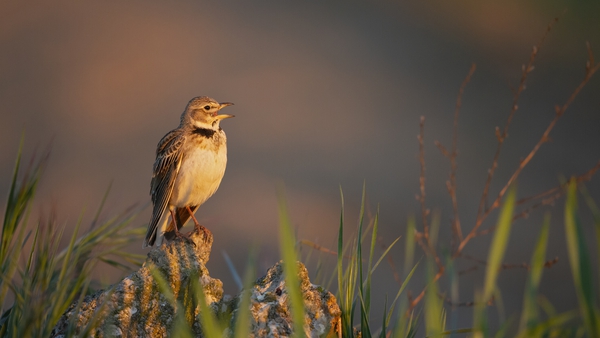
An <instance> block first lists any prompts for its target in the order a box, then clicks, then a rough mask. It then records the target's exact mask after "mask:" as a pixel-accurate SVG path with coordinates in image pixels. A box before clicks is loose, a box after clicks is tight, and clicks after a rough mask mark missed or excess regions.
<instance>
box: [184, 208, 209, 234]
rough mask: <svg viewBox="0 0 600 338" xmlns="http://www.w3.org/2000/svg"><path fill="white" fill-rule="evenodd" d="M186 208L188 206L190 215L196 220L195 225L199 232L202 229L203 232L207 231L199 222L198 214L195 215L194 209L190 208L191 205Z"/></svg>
mask: <svg viewBox="0 0 600 338" xmlns="http://www.w3.org/2000/svg"><path fill="white" fill-rule="evenodd" d="M185 208H186V209H187V211H188V212H189V213H190V216H191V217H192V220H194V227H195V228H196V231H197V232H198V233H200V231H202V232H206V231H204V230H205V228H204V227H203V226H202V225H200V223H198V220H197V219H196V216H194V213H193V212H192V209H190V207H189V206H187V207H185Z"/></svg>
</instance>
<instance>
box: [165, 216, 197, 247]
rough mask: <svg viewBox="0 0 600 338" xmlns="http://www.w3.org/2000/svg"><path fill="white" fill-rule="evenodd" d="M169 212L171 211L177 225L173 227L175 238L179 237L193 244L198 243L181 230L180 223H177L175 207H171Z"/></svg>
mask: <svg viewBox="0 0 600 338" xmlns="http://www.w3.org/2000/svg"><path fill="white" fill-rule="evenodd" d="M169 212H170V213H171V217H172V218H173V224H174V225H175V227H174V229H173V236H174V238H179V239H182V240H184V241H186V242H188V243H192V244H194V245H196V243H194V242H193V241H192V240H191V239H190V238H189V237H187V236H186V235H184V234H182V233H181V232H179V225H178V224H177V218H176V217H175V211H174V210H173V209H169ZM181 226H183V224H182V225H181Z"/></svg>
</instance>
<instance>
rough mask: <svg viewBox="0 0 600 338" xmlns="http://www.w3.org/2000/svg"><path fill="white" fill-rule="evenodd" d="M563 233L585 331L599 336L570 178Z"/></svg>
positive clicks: (588, 263)
mask: <svg viewBox="0 0 600 338" xmlns="http://www.w3.org/2000/svg"><path fill="white" fill-rule="evenodd" d="M565 234H566V239H567V248H568V253H569V262H570V264H571V273H572V275H573V282H574V284H575V290H576V293H577V298H578V299H579V307H580V310H581V314H582V316H583V321H584V323H585V327H586V330H587V333H588V335H589V336H591V337H598V336H600V331H599V328H598V325H599V324H598V322H597V317H598V310H597V309H596V307H595V305H594V303H593V302H594V299H595V298H594V297H595V296H594V292H593V287H592V283H593V277H592V268H591V263H590V257H589V253H588V250H587V248H586V244H585V237H584V235H583V231H582V229H581V223H580V221H579V217H578V215H577V183H576V181H575V180H574V179H572V180H571V182H570V183H569V186H568V191H567V201H566V205H565Z"/></svg>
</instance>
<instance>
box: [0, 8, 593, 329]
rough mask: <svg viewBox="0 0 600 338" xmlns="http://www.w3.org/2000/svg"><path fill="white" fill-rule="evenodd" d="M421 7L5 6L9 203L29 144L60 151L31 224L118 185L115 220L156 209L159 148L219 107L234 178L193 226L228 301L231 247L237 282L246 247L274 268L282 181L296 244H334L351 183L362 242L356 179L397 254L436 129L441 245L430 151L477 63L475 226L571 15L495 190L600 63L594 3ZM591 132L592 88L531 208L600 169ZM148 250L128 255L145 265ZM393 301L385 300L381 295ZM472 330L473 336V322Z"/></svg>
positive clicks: (2, 169) (526, 234)
mask: <svg viewBox="0 0 600 338" xmlns="http://www.w3.org/2000/svg"><path fill="white" fill-rule="evenodd" d="M414 3H415V4H412V5H406V4H399V3H396V2H376V3H375V2H372V3H368V4H367V3H359V2H351V3H347V2H344V3H341V2H337V3H332V2H329V3H327V4H323V3H320V2H316V1H314V2H310V3H309V2H302V3H300V2H297V3H289V2H286V3H284V2H277V1H263V2H252V3H251V2H242V1H239V2H234V1H225V2H218V3H217V2H201V1H178V2H177V3H172V2H168V3H167V2H161V1H127V2H123V1H94V2H91V1H90V2H68V1H63V2H61V3H59V2H57V1H52V2H38V3H36V4H31V3H27V2H22V1H3V2H2V3H1V4H0V160H1V161H2V162H1V163H2V166H0V191H7V189H8V182H9V178H10V172H11V170H12V164H13V161H14V158H15V153H16V149H17V145H18V140H19V138H20V135H21V133H22V132H23V131H24V132H25V135H26V158H27V156H28V155H29V154H31V153H32V152H33V149H34V148H35V147H36V145H38V146H39V147H40V148H43V146H44V144H46V143H48V142H49V141H50V140H52V139H53V140H54V141H53V146H52V156H51V161H50V165H49V168H48V170H47V172H46V174H45V176H44V179H43V181H42V186H41V189H40V191H39V194H38V198H37V203H36V207H35V210H33V212H34V214H36V215H37V214H38V213H39V212H45V213H46V214H47V213H48V210H50V209H51V208H53V207H55V208H56V209H57V213H58V217H59V220H60V221H61V223H64V222H66V223H67V224H69V225H73V224H74V223H75V222H76V220H77V218H78V216H79V214H80V213H81V211H82V210H83V209H84V208H85V209H86V210H87V211H86V215H87V216H85V219H87V220H89V219H90V218H91V217H92V215H93V213H94V211H95V209H96V207H97V206H98V204H99V203H100V200H101V198H102V195H103V193H104V191H105V189H106V188H107V186H108V185H109V183H110V182H111V181H112V182H113V188H112V193H111V195H110V197H109V199H108V203H107V207H106V210H105V213H104V215H105V217H108V216H111V215H113V214H115V213H117V212H119V211H122V210H123V209H125V208H126V207H128V206H130V205H131V204H134V203H140V204H143V203H147V202H148V201H149V195H148V193H149V185H150V175H151V168H152V164H153V162H154V151H155V147H156V144H157V142H158V140H159V139H160V138H161V137H162V136H163V135H164V134H165V133H166V132H167V131H169V130H171V129H173V128H175V127H176V126H177V124H178V122H179V116H180V114H181V112H182V111H183V109H184V107H185V104H186V103H187V101H188V100H189V99H191V98H192V97H194V96H198V95H208V96H211V97H213V98H215V99H217V100H219V101H231V102H234V103H235V106H233V107H229V108H227V113H231V114H235V115H236V116H237V117H236V118H235V119H231V120H227V121H225V122H224V123H223V124H222V126H223V128H224V129H225V131H226V132H227V135H228V140H229V145H228V146H229V164H228V167H227V172H226V175H225V178H224V180H223V183H222V185H221V188H220V189H219V191H218V192H217V194H216V195H215V196H213V197H212V199H211V200H209V201H208V202H207V203H206V204H205V205H203V206H202V207H201V208H200V209H199V212H198V218H199V220H200V221H201V223H203V224H204V225H206V226H207V227H208V228H209V229H211V230H212V232H213V234H214V235H215V245H214V250H213V256H212V260H211V262H210V264H209V269H211V272H212V274H213V275H215V276H216V277H218V278H221V279H223V281H224V282H225V283H226V291H227V292H234V291H235V290H236V287H235V286H234V285H233V284H232V283H233V282H232V280H231V277H230V274H229V272H228V271H227V269H226V268H224V267H223V266H224V259H223V256H222V252H223V251H225V252H227V253H228V254H229V255H230V256H231V257H232V259H233V260H234V263H235V264H236V266H237V267H238V269H242V267H243V265H244V262H245V257H246V255H247V252H248V248H249V247H250V245H251V244H252V243H260V244H261V271H260V272H259V273H262V272H263V271H264V268H265V267H267V266H270V265H271V264H273V263H274V261H275V260H276V259H278V258H277V257H278V253H277V250H278V249H277V244H276V239H277V198H276V185H277V182H283V183H284V184H285V186H286V192H287V198H288V204H289V206H290V210H291V214H292V218H293V222H294V225H296V226H297V227H298V236H299V237H300V238H303V239H308V240H311V241H314V242H316V243H319V244H321V245H324V246H327V247H331V248H333V247H334V241H335V238H336V235H337V226H338V219H339V209H340V198H339V185H341V186H342V188H343V189H344V192H345V197H346V202H347V212H346V219H347V221H348V231H351V230H352V229H354V225H355V220H356V217H357V214H358V210H357V206H358V203H359V201H360V191H361V188H362V183H363V180H366V183H367V190H368V197H369V204H370V208H371V210H372V211H374V210H375V208H376V206H377V204H378V203H379V205H380V209H381V226H382V234H383V235H384V240H385V241H386V242H387V243H388V244H389V243H390V242H391V241H392V240H393V238H395V237H397V236H399V235H401V234H403V233H404V228H405V223H406V219H407V217H408V215H411V214H417V215H419V211H418V210H419V209H418V204H417V202H416V201H415V199H414V196H415V194H417V193H418V176H419V164H418V160H417V154H418V146H417V139H416V135H417V134H418V121H419V116H421V115H424V116H426V118H427V121H426V160H427V174H428V180H427V191H428V205H429V206H430V207H431V208H432V209H438V210H440V212H441V219H442V227H443V228H444V229H445V230H443V232H442V234H441V239H440V240H441V241H442V242H444V243H447V244H446V247H447V246H448V245H449V237H448V234H449V232H448V231H447V229H448V228H449V220H450V219H451V217H452V214H451V205H450V202H449V198H448V195H447V192H446V188H445V181H446V179H447V177H448V169H449V165H448V161H447V160H446V159H444V158H443V157H442V156H441V155H440V154H439V151H438V150H437V149H436V148H435V147H434V145H433V142H434V141H435V140H439V141H441V142H442V143H444V144H445V145H446V146H449V145H450V140H451V132H452V127H451V126H452V118H453V112H454V105H455V100H456V95H457V93H458V89H459V86H460V84H461V82H462V80H463V78H464V76H465V75H466V74H467V72H468V69H469V67H470V65H471V63H472V62H475V63H476V64H477V67H478V68H477V71H476V73H475V75H474V77H473V79H472V81H471V83H470V84H469V86H468V87H467V89H466V92H465V95H464V98H463V102H464V105H463V109H462V111H461V116H460V126H459V132H460V137H459V151H460V156H459V158H458V164H459V167H458V186H459V189H458V197H459V206H460V211H461V216H462V223H463V226H464V227H465V229H467V230H468V229H470V228H471V226H472V222H473V221H474V214H475V212H476V209H477V205H478V200H479V197H480V195H481V191H482V188H483V185H484V182H485V177H486V172H487V168H489V166H490V165H491V159H492V156H493V152H494V150H495V144H496V139H495V136H494V127H495V126H502V125H503V124H504V121H505V119H506V116H507V114H508V112H509V110H510V107H511V100H512V93H511V89H510V88H511V87H515V86H516V85H517V84H518V79H519V77H520V70H521V65H522V64H523V63H526V62H527V60H528V59H529V55H530V53H531V48H532V46H533V45H534V44H536V43H537V42H538V41H539V39H540V38H541V37H542V35H543V33H544V31H545V30H546V26H547V24H548V23H549V22H550V21H551V19H552V18H553V17H555V16H559V15H560V17H561V19H560V22H559V23H558V24H557V25H556V26H555V27H554V29H553V30H552V32H551V33H550V35H549V37H548V39H547V41H546V44H545V45H544V46H543V47H542V50H541V52H540V54H539V58H538V62H537V64H536V69H535V70H534V72H533V73H532V74H531V76H530V78H529V80H528V89H527V90H526V91H525V92H524V94H523V96H522V99H521V101H520V103H519V107H520V108H519V111H518V112H517V115H516V117H515V120H514V125H513V127H512V129H511V131H510V133H509V134H510V137H509V139H508V140H507V142H506V144H505V148H504V152H503V155H502V156H501V163H500V168H499V170H498V173H497V175H496V180H495V184H494V185H493V190H492V194H496V193H497V192H498V190H499V189H500V188H501V187H502V185H503V183H504V182H505V180H506V179H507V178H508V176H509V175H510V173H511V172H512V170H514V168H515V167H516V166H517V164H518V161H519V159H520V158H521V157H523V156H525V155H526V154H527V152H528V151H529V150H530V149H531V147H532V146H533V145H534V144H535V142H536V141H537V140H538V139H539V137H540V135H541V133H542V131H543V130H544V128H545V127H546V125H547V123H548V122H549V121H550V120H551V119H552V117H553V114H554V108H553V107H554V105H555V104H562V103H563V102H564V101H565V100H566V99H567V97H568V95H570V93H571V91H572V90H573V89H574V88H575V87H576V86H577V85H578V84H579V82H580V81H581V79H582V78H583V71H584V65H585V61H586V58H587V51H586V48H585V42H586V41H589V42H590V43H591V45H592V48H593V49H594V50H595V51H596V54H597V57H596V59H597V60H600V4H599V3H598V2H596V1H587V2H580V3H579V4H577V5H575V4H572V2H569V1H528V2H524V1H504V2H502V4H500V2H492V1H474V0H473V1H460V2H457V1H420V2H414ZM416 3H418V4H416ZM565 9H566V11H565ZM599 130H600V79H598V78H595V79H593V80H592V81H591V83H590V84H589V85H588V86H587V87H586V88H585V90H584V91H583V92H582V93H581V95H580V96H579V97H578V99H577V100H576V102H575V103H574V104H573V105H572V107H571V108H570V109H569V110H568V111H567V114H566V115H565V116H564V118H563V119H562V120H561V121H560V122H559V125H558V126H557V127H556V129H555V130H554V131H553V133H552V134H551V136H552V140H553V142H552V143H550V144H546V145H544V147H543V148H542V150H541V151H540V152H539V154H538V156H537V157H536V158H535V159H534V161H533V162H532V163H531V165H530V166H529V167H528V168H527V169H526V170H525V171H524V172H523V175H522V177H521V179H520V180H519V196H520V197H525V196H529V195H533V194H535V193H538V192H541V191H544V190H547V189H549V188H551V187H553V186H555V185H557V184H558V182H559V181H558V179H559V177H560V176H561V175H564V176H567V177H568V176H570V175H573V174H581V173H583V172H585V171H587V170H588V169H589V168H591V167H592V166H594V164H595V163H596V162H597V161H598V160H599V159H600V146H599V145H598V144H599V141H600V137H599V135H600V133H599V132H598V131H599ZM598 182H599V180H598V178H597V177H596V178H594V180H592V182H591V183H590V184H589V185H588V187H589V189H590V191H591V192H592V195H593V196H595V197H596V199H597V200H598V201H600V185H599V183H598ZM4 200H5V198H4V196H2V201H4ZM561 209H562V201H561V202H559V203H558V204H557V207H556V208H554V209H548V210H552V216H553V219H554V226H553V228H552V231H551V242H550V245H549V252H548V254H547V256H548V258H553V257H555V256H558V257H559V258H560V262H559V264H558V265H557V266H555V267H553V268H552V269H550V270H547V271H546V272H545V276H544V281H543V283H542V287H543V289H542V291H543V292H545V293H546V294H547V295H548V296H549V298H550V299H551V301H553V302H554V303H555V304H556V305H557V306H558V307H559V308H569V307H572V306H574V304H575V292H574V290H573V289H571V288H569V287H564V288H561V290H562V291H561V292H560V293H557V292H555V286H556V285H562V284H559V283H564V282H563V280H567V281H568V280H570V277H568V276H569V274H570V272H569V266H568V261H567V257H566V252H565V248H564V239H563V230H562V225H561V224H562V223H561V222H560V220H561V218H562V214H561ZM542 213H543V211H538V212H537V213H536V214H535V215H534V216H532V217H531V218H529V219H528V220H519V221H518V222H516V224H515V228H514V232H513V235H512V237H511V242H510V248H509V249H508V253H507V257H506V261H507V262H512V263H520V262H522V261H528V260H529V258H530V255H531V250H532V246H533V243H534V239H535V238H536V236H537V233H538V231H539V227H540V223H541V222H540V217H539V216H540V215H541V214H542ZM148 219H149V210H148V209H146V210H145V212H144V213H143V214H142V215H141V216H140V217H139V218H138V219H137V221H136V222H137V224H138V225H140V226H143V225H144V224H145V223H146V222H147V220H148ZM494 219H495V216H492V217H491V218H490V220H489V222H488V224H487V225H485V226H488V225H489V224H491V223H492V222H493V220H494ZM586 225H587V226H588V227H590V228H589V229H586V231H587V230H590V231H591V230H592V229H591V223H589V222H588V223H586ZM488 243H489V238H481V239H477V240H474V241H473V242H471V244H469V247H468V249H467V252H469V253H471V254H473V255H476V256H479V257H482V258H483V257H485V254H484V253H482V251H480V250H486V249H487V244H488ZM141 244H142V243H141V241H140V243H139V246H138V245H137V244H136V245H135V246H134V247H132V248H131V251H132V252H142V251H141ZM592 248H593V247H592ZM402 252H403V247H402V245H399V246H398V247H397V248H396V249H395V250H394V251H393V253H392V254H393V257H394V258H395V260H396V261H397V262H401V261H402V254H401V253H402ZM483 252H486V251H483ZM418 255H421V253H420V252H419V254H418ZM592 256H593V257H596V256H595V255H592ZM470 265H472V263H469V262H466V263H464V267H469V266H470ZM481 271H483V269H482V268H481V267H480V270H479V273H474V274H471V275H468V276H466V277H465V278H464V279H462V280H461V282H462V284H461V285H462V286H463V288H462V289H461V300H463V301H469V300H472V298H473V288H474V287H477V286H481ZM119 274H122V273H121V272H119ZM99 275H105V273H99ZM525 275H526V272H525V271H523V270H510V271H506V272H504V273H503V274H502V275H501V282H502V283H505V284H504V285H506V286H505V288H504V289H503V295H504V296H505V297H506V299H505V305H506V307H507V309H508V311H509V312H510V311H514V309H519V308H520V294H521V293H522V288H523V281H524V280H525ZM377 276H378V278H377V279H378V280H377V283H379V284H378V288H379V289H381V290H389V291H387V292H388V294H390V295H392V294H394V293H395V291H393V289H392V287H393V285H394V282H393V278H392V277H391V273H390V272H389V268H388V267H387V266H386V267H383V268H382V269H381V270H380V272H379V273H378V275H377ZM113 278H114V279H116V278H118V276H116V275H115V276H114V277H113ZM114 279H111V280H109V282H110V281H114ZM442 283H446V282H445V281H444V280H443V281H442ZM417 284H418V283H415V286H414V288H413V289H414V291H419V290H420V289H419V287H418V286H417ZM443 285H445V284H443ZM566 285H570V284H566ZM382 299H383V293H381V295H378V296H377V297H376V299H375V301H376V302H380V304H382V303H383V301H382ZM374 307H375V308H378V307H377V306H374ZM461 321H464V322H465V323H466V325H469V324H470V323H471V317H470V316H469V315H465V316H462V317H461Z"/></svg>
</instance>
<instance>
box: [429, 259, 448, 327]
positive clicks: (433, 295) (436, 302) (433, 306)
mask: <svg viewBox="0 0 600 338" xmlns="http://www.w3.org/2000/svg"><path fill="white" fill-rule="evenodd" d="M434 276H435V263H434V262H433V258H431V257H429V258H428V259H427V281H428V283H427V284H428V285H427V289H426V290H425V305H424V307H425V308H424V310H425V332H426V334H427V336H428V337H436V336H439V335H440V334H441V333H442V332H443V331H444V326H443V323H442V320H441V319H440V317H441V316H442V311H443V306H442V305H443V304H442V300H441V299H440V297H439V296H438V286H437V282H436V281H434V279H433V278H434Z"/></svg>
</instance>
